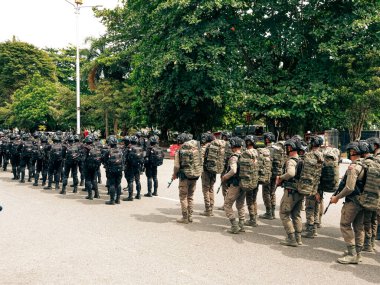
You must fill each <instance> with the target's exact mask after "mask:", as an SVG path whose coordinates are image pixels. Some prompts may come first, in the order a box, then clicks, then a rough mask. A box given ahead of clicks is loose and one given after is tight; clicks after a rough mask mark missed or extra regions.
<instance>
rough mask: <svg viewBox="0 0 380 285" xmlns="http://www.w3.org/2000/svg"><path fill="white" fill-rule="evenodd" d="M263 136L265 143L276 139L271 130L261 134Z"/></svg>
mask: <svg viewBox="0 0 380 285" xmlns="http://www.w3.org/2000/svg"><path fill="white" fill-rule="evenodd" d="M263 138H264V143H265V144H268V143H271V142H274V141H275V140H276V137H275V136H274V134H273V133H272V132H267V133H264V134H263ZM267 141H269V142H267Z"/></svg>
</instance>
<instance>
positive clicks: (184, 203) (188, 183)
mask: <svg viewBox="0 0 380 285" xmlns="http://www.w3.org/2000/svg"><path fill="white" fill-rule="evenodd" d="M173 174H174V175H175V176H176V177H178V178H179V185H178V187H179V200H180V203H181V211H182V219H179V220H177V221H178V222H181V223H188V222H190V223H191V222H192V221H193V219H192V215H193V207H194V191H195V187H196V184H197V180H198V178H196V179H188V178H186V176H185V175H184V174H183V173H182V172H181V163H180V158H179V150H177V151H176V153H175V156H174V169H173Z"/></svg>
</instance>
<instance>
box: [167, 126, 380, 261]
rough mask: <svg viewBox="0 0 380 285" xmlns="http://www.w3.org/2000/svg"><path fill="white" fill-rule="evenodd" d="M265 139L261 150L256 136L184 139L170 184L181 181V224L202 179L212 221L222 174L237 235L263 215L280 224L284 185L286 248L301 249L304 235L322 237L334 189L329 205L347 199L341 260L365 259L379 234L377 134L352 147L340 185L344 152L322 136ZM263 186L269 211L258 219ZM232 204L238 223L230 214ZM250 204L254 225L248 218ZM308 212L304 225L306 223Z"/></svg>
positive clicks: (379, 143)
mask: <svg viewBox="0 0 380 285" xmlns="http://www.w3.org/2000/svg"><path fill="white" fill-rule="evenodd" d="M263 138H264V144H265V146H264V147H261V148H258V147H257V143H258V138H257V137H256V136H254V135H247V136H246V137H244V138H243V139H242V138H240V137H231V134H230V133H228V132H224V133H222V138H221V139H216V138H215V137H214V135H213V134H211V133H205V134H203V135H202V137H201V140H200V142H198V141H196V140H193V136H192V135H191V134H188V133H183V134H180V135H179V136H178V144H179V145H180V148H179V150H178V151H177V152H176V154H175V158H174V169H173V174H172V180H174V179H177V178H178V179H179V198H180V202H181V211H182V216H181V217H180V218H179V219H178V220H177V222H178V223H185V224H187V223H191V222H192V221H193V195H194V191H195V187H196V181H197V180H198V179H199V178H201V181H202V192H203V196H204V203H205V210H204V212H203V213H201V215H203V216H213V210H214V184H215V181H216V175H218V174H220V177H221V181H222V184H221V186H219V188H218V191H219V189H220V188H222V193H223V196H224V205H223V206H222V207H221V208H219V209H220V210H224V211H225V214H226V216H227V218H228V219H229V221H230V223H231V228H230V230H229V232H230V233H232V234H238V233H243V232H245V227H246V226H252V227H256V226H257V217H259V218H262V219H270V220H272V219H275V218H276V211H275V210H276V209H275V207H276V189H277V187H279V186H281V187H282V188H283V195H282V198H281V202H280V209H279V216H280V219H281V221H282V224H283V226H284V229H285V232H286V238H285V240H283V241H281V244H282V245H284V246H291V247H298V246H300V245H302V238H310V239H313V238H315V237H317V229H318V228H320V227H321V223H322V214H323V209H324V203H323V194H324V192H333V193H334V194H333V196H332V198H331V200H330V204H331V203H337V202H338V201H339V199H343V198H344V199H345V202H344V205H343V208H342V213H341V220H340V229H341V232H342V235H343V238H344V241H345V243H346V246H347V251H345V252H344V254H343V256H342V257H340V258H338V260H337V261H338V262H339V263H341V264H358V263H360V262H362V258H361V252H362V251H368V252H372V251H374V249H375V240H376V236H377V234H378V227H377V224H378V219H379V215H380V212H379V206H380V199H379V194H380V189H379V187H380V139H379V138H375V137H373V138H370V139H367V140H365V141H364V140H363V141H357V142H351V143H350V144H348V146H347V147H346V148H347V152H348V155H349V158H350V160H351V164H350V166H349V167H348V169H347V171H346V173H345V175H344V177H343V178H342V179H341V180H340V179H339V162H340V151H339V150H338V149H336V148H333V147H326V146H324V141H323V138H322V137H321V136H312V137H311V138H310V140H309V141H308V142H305V141H304V140H303V139H302V138H301V137H300V136H298V135H296V136H294V137H292V138H291V139H289V140H287V141H282V142H277V143H276V142H275V136H274V135H273V134H272V133H270V132H268V133H264V136H263ZM259 185H261V186H262V195H263V200H264V204H265V208H266V212H265V213H264V214H262V215H259V216H258V213H257V193H258V189H259ZM234 204H235V205H236V208H237V214H238V219H236V217H235V214H234V212H233V209H232V206H233V205H234ZM330 204H329V205H330ZM245 205H246V206H247V210H248V213H249V220H246V213H245ZM303 207H304V210H305V212H306V224H305V228H303V224H302V219H301V210H302V208H303ZM327 209H328V207H327ZM327 209H326V210H327ZM325 212H326V211H325Z"/></svg>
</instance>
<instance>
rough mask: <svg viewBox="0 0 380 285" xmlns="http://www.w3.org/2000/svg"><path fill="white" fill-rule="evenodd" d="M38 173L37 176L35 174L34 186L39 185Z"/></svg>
mask: <svg viewBox="0 0 380 285" xmlns="http://www.w3.org/2000/svg"><path fill="white" fill-rule="evenodd" d="M38 176H39V175H38V174H36V175H35V176H34V183H33V186H38Z"/></svg>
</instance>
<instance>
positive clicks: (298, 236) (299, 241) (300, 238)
mask: <svg viewBox="0 0 380 285" xmlns="http://www.w3.org/2000/svg"><path fill="white" fill-rule="evenodd" d="M295 236H296V241H297V244H298V245H303V243H302V235H301V233H297V232H296V233H295Z"/></svg>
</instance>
